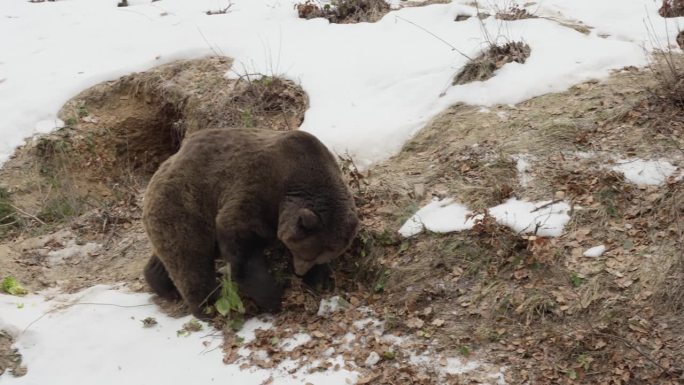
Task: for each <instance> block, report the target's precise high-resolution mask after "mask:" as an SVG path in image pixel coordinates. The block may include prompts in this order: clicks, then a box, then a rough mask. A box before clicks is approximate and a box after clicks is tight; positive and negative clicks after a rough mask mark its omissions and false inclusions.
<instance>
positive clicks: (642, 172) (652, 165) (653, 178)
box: [611, 159, 677, 186]
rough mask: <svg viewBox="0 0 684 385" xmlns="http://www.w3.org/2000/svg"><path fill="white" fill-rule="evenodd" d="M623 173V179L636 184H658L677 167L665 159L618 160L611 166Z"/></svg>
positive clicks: (663, 181)
mask: <svg viewBox="0 0 684 385" xmlns="http://www.w3.org/2000/svg"><path fill="white" fill-rule="evenodd" d="M611 169H612V170H613V171H617V172H621V173H622V174H624V176H625V179H627V180H628V181H629V182H631V183H634V184H637V185H651V186H658V185H661V184H663V183H665V182H666V181H667V179H668V178H669V177H671V176H673V175H674V174H675V172H676V171H677V167H676V166H674V165H673V164H672V163H670V162H668V161H666V160H662V159H661V160H643V159H630V160H620V161H618V162H617V165H615V166H613V167H612V168H611Z"/></svg>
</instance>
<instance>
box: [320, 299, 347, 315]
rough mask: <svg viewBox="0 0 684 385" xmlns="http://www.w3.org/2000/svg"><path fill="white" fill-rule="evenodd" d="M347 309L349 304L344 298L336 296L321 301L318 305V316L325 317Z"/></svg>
mask: <svg viewBox="0 0 684 385" xmlns="http://www.w3.org/2000/svg"><path fill="white" fill-rule="evenodd" d="M348 307H349V302H347V301H345V300H344V298H342V297H340V296H339V295H336V296H334V297H330V298H328V299H325V298H323V299H321V303H320V305H318V316H319V317H325V316H329V315H330V314H333V313H335V312H337V311H340V310H343V309H346V308H348Z"/></svg>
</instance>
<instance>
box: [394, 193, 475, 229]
mask: <svg viewBox="0 0 684 385" xmlns="http://www.w3.org/2000/svg"><path fill="white" fill-rule="evenodd" d="M471 214H472V213H471V212H470V211H469V210H468V209H467V208H466V207H465V206H463V205H461V204H460V203H456V202H454V200H453V199H451V198H447V199H443V200H439V199H433V200H432V202H430V203H428V204H427V205H426V206H425V207H423V208H421V209H420V210H418V212H416V213H415V214H413V216H412V217H411V218H409V220H408V221H406V223H404V225H403V226H401V228H400V229H399V234H401V235H403V236H404V237H411V236H414V235H416V234H420V233H421V232H423V230H426V229H427V230H429V231H432V232H435V233H449V232H454V231H463V230H468V229H471V228H472V227H473V226H474V225H475V220H476V219H477V218H476V217H471V216H470V215H471Z"/></svg>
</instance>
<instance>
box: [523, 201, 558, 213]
mask: <svg viewBox="0 0 684 385" xmlns="http://www.w3.org/2000/svg"><path fill="white" fill-rule="evenodd" d="M560 202H563V200H562V199H554V200H552V201H551V202H548V203H545V204H543V205H541V206H539V207H537V208H536V209H534V210H532V211H530V212H531V213H533V212H535V211H539V210H541V209H545V208H547V207H549V206H553V205H555V204H556V203H560Z"/></svg>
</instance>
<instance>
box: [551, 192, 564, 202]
mask: <svg viewBox="0 0 684 385" xmlns="http://www.w3.org/2000/svg"><path fill="white" fill-rule="evenodd" d="M553 197H554V199H556V200H562V199H565V191H556V194H554V196H553Z"/></svg>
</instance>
